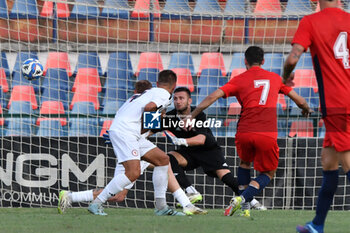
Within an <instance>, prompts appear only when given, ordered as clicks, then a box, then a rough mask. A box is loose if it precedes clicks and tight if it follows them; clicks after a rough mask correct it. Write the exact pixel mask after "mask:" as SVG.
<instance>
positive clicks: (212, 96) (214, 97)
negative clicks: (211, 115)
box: [191, 89, 225, 119]
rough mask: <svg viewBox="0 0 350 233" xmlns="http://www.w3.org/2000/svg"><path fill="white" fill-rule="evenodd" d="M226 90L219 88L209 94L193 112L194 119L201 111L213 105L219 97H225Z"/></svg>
mask: <svg viewBox="0 0 350 233" xmlns="http://www.w3.org/2000/svg"><path fill="white" fill-rule="evenodd" d="M224 96H225V92H224V91H223V90H221V89H217V90H216V91H214V92H213V93H211V94H210V95H208V96H207V97H206V98H205V99H204V100H203V101H202V102H201V103H200V104H199V105H198V106H197V107H196V108H195V109H194V110H193V111H192V113H191V117H192V119H193V118H195V117H196V116H197V115H198V114H199V113H201V112H202V111H203V110H205V109H206V108H208V107H209V106H210V105H212V104H213V103H214V102H215V101H217V100H218V99H219V98H221V97H224Z"/></svg>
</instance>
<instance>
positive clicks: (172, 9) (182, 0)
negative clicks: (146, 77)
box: [161, 0, 191, 69]
mask: <svg viewBox="0 0 350 233" xmlns="http://www.w3.org/2000/svg"><path fill="white" fill-rule="evenodd" d="M190 14H191V8H190V5H189V3H188V0H167V1H166V2H165V6H164V8H163V10H162V15H161V17H162V19H172V20H175V19H180V18H181V19H187V18H189V16H190ZM169 69H170V68H169Z"/></svg>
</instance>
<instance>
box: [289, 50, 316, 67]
mask: <svg viewBox="0 0 350 233" xmlns="http://www.w3.org/2000/svg"><path fill="white" fill-rule="evenodd" d="M297 69H308V70H312V69H313V64H312V57H311V54H310V53H303V55H301V57H300V59H299V61H298V63H297V65H296V67H295V69H294V70H297Z"/></svg>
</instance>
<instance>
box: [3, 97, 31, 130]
mask: <svg viewBox="0 0 350 233" xmlns="http://www.w3.org/2000/svg"><path fill="white" fill-rule="evenodd" d="M32 113H33V109H32V104H31V103H30V102H28V101H14V102H13V103H12V104H11V107H10V109H9V114H32ZM6 121H7V128H6V133H5V135H6V136H31V135H32V124H34V121H35V119H34V118H31V117H27V116H25V117H14V118H6Z"/></svg>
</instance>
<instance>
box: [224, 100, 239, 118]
mask: <svg viewBox="0 0 350 233" xmlns="http://www.w3.org/2000/svg"><path fill="white" fill-rule="evenodd" d="M241 109H242V107H241V105H240V104H239V103H238V102H234V103H230V107H229V109H228V112H227V115H240V114H241Z"/></svg>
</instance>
